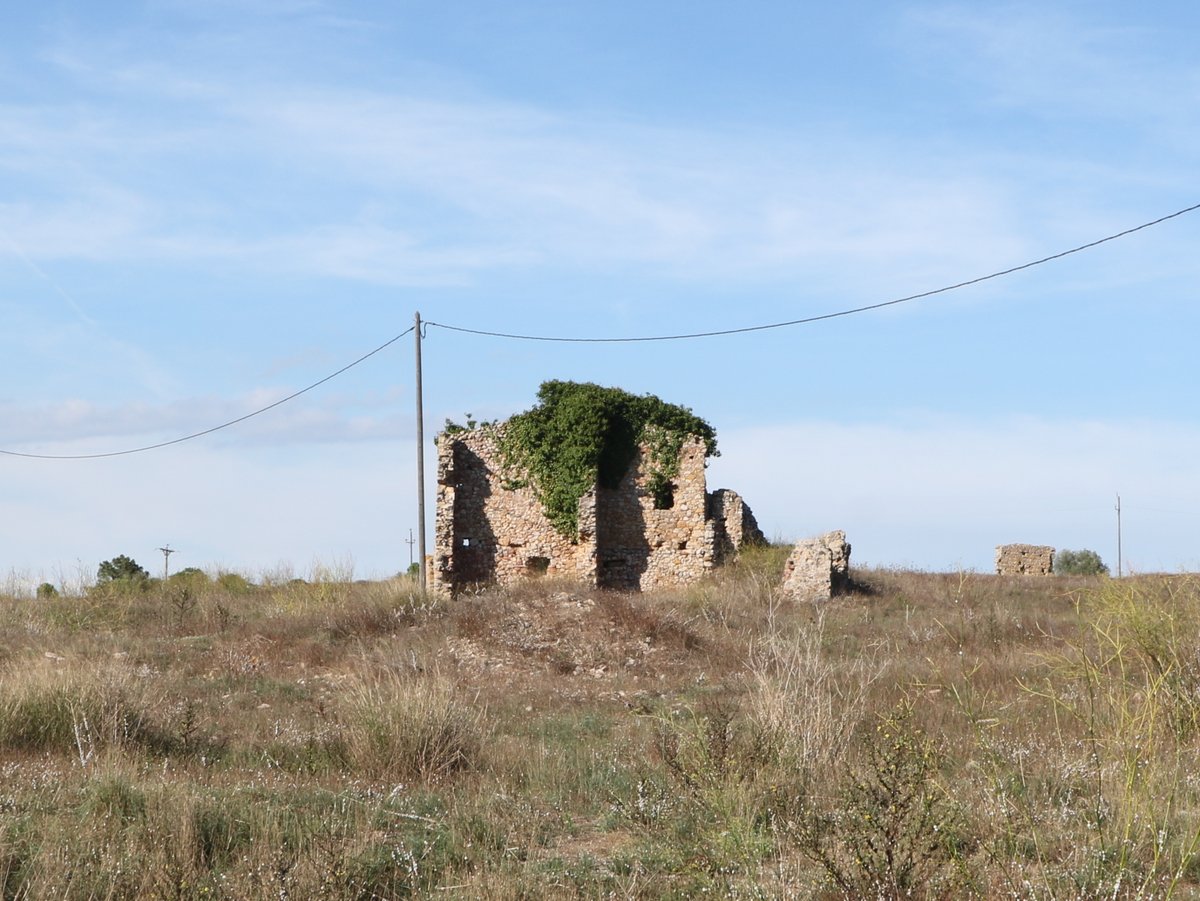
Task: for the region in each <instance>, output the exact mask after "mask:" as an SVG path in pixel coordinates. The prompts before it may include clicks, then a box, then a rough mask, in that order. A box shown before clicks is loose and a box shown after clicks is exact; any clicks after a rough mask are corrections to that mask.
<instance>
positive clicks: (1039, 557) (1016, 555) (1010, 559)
mask: <svg viewBox="0 0 1200 901" xmlns="http://www.w3.org/2000/svg"><path fill="white" fill-rule="evenodd" d="M1052 572H1054V548H1052V547H1046V546H1045V545H1040V544H1002V545H1000V546H999V547H997V548H996V573H997V574H998V575H1001V576H1048V575H1050V574H1051V573H1052Z"/></svg>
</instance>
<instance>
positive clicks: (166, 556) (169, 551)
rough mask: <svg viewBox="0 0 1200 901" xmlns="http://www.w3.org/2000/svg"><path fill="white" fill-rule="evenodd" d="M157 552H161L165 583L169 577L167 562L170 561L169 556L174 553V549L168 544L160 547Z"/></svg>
mask: <svg viewBox="0 0 1200 901" xmlns="http://www.w3.org/2000/svg"><path fill="white" fill-rule="evenodd" d="M159 550H160V551H162V555H163V581H164V582H165V581H167V576H169V575H170V567H169V566H168V565H167V561H169V560H170V559H171V555H172V554H173V553H175V548H173V547H171V545H169V544H168V545H164V546H163V547H160V548H159Z"/></svg>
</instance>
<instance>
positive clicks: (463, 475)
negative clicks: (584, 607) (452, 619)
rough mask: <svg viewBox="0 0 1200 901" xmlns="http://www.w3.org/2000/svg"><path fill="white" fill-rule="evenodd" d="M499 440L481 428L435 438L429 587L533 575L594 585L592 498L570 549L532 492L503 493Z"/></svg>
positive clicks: (584, 504) (523, 489)
mask: <svg viewBox="0 0 1200 901" xmlns="http://www.w3.org/2000/svg"><path fill="white" fill-rule="evenodd" d="M498 435H499V433H498V432H497V431H495V430H488V429H480V430H476V431H470V432H460V433H455V434H453V435H439V436H438V439H437V449H438V474H437V481H438V491H437V517H436V520H437V526H436V535H435V548H434V572H433V582H434V586H435V588H437V589H442V590H445V589H451V588H453V587H455V586H463V585H469V584H473V583H484V582H492V581H496V582H512V581H515V580H517V579H519V578H522V577H525V576H527V575H533V574H537V573H547V574H556V575H563V576H569V577H572V578H577V579H580V580H582V581H585V582H592V581H594V579H595V572H596V542H595V534H596V515H595V496H594V495H585V496H584V497H583V498H582V499H581V500H580V505H579V514H580V515H579V541H578V543H577V544H576V543H572V542H571V541H570V540H569V539H567V538H565V537H564V536H563V535H562V534H560V533H559V532H558V530H556V529H555V528H554V527H553V526H551V525H550V523H549V521H548V520H547V519H546V516H545V514H544V513H543V512H542V505H541V502H540V501H539V500H538V499H537V496H536V495H535V494H534V492H533V489H532V488H529V487H521V488H513V487H506V485H511V481H510V480H508V479H506V477H505V474H504V473H503V472H502V466H501V465H500V463H499V452H498V446H497V439H498Z"/></svg>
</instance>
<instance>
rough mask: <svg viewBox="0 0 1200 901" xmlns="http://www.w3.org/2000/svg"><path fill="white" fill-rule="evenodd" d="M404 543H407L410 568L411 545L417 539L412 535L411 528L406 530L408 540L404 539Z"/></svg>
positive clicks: (411, 559) (411, 562)
mask: <svg viewBox="0 0 1200 901" xmlns="http://www.w3.org/2000/svg"><path fill="white" fill-rule="evenodd" d="M404 543H405V544H407V545H408V568H409V569H412V565H413V545H414V544H416V543H417V540H416V539H415V538H413V537H412V529H409V530H408V540H406V541H405V542H404Z"/></svg>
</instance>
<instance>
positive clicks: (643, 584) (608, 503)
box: [596, 439, 716, 591]
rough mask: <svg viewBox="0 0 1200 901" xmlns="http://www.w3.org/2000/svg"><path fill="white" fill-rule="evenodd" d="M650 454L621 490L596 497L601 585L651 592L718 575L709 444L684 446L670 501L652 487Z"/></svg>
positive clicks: (643, 454) (641, 457)
mask: <svg viewBox="0 0 1200 901" xmlns="http://www.w3.org/2000/svg"><path fill="white" fill-rule="evenodd" d="M648 456H649V455H648V452H647V451H646V450H645V448H643V449H641V450H639V451H638V454H637V456H636V457H635V458H634V461H633V463H632V464H631V465H630V467H629V470H628V472H626V473H625V476H624V478H622V479H621V482H620V484H619V485H618V486H617V487H616V488H611V489H609V488H600V489H598V490H597V492H596V530H597V531H596V548H597V555H598V566H597V579H596V584H597V585H599V587H601V588H616V589H621V590H626V591H639V590H640V591H648V590H652V589H656V588H662V587H666V586H671V585H682V584H687V583H689V582H694V581H696V580H697V579H699V578H700V577H702V576H703V575H705V574H706V573H707V572H708V571H709V570H711V569H712V566H713V563H714V560H715V557H716V554H715V531H714V528H713V523H712V522H711V521H710V520H709V519H708V518H707V516H706V513H707V502H708V494H707V490H706V485H705V480H704V444H703V443H702V442H701V441H699V440H696V439H689V440H688V441H687V442H685V443H684V445H683V449H682V450H681V451H680V456H679V474H678V475H677V476H676V478H675V479H674V480H673V490H672V491H671V493H670V497H669V498H664V499H662V501H660V500H659V499H656V498H655V497H654V494H653V492H652V491H651V490H650V487H649V479H650V473H649V471H648V470H649V467H648V466H647V457H648Z"/></svg>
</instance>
